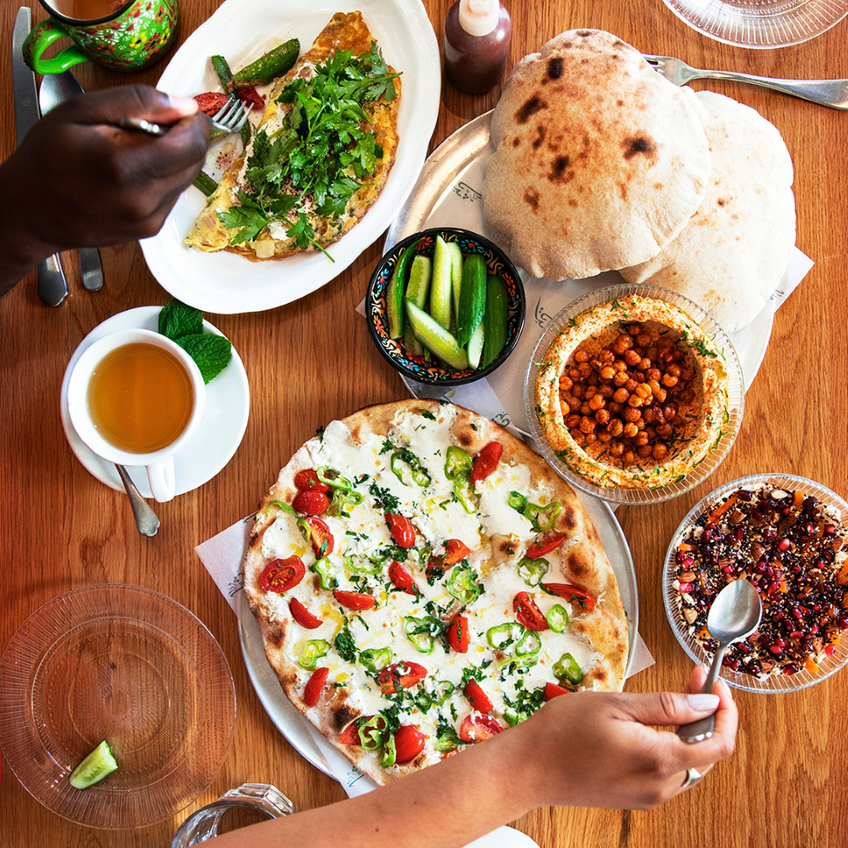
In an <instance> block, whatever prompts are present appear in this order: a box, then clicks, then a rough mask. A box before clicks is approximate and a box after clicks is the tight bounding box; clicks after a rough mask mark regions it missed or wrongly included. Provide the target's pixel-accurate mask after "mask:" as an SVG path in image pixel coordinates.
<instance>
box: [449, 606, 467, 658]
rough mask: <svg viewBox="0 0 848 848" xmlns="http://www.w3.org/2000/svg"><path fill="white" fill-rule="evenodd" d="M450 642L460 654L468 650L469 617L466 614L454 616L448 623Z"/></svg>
mask: <svg viewBox="0 0 848 848" xmlns="http://www.w3.org/2000/svg"><path fill="white" fill-rule="evenodd" d="M448 642H449V643H450V646H451V648H453V649H454V650H455V651H456V652H457V653H458V654H464V653H466V652H467V651H468V642H469V633H468V619H467V618H466V617H465V616H464V615H457V616H454V618H453V620H452V621H451V623H450V624H449V625H448Z"/></svg>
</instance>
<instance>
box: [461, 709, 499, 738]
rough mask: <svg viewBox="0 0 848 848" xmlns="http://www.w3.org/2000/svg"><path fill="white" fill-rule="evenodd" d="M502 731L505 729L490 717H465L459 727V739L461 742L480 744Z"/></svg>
mask: <svg viewBox="0 0 848 848" xmlns="http://www.w3.org/2000/svg"><path fill="white" fill-rule="evenodd" d="M504 730H506V728H505V727H504V726H503V725H502V724H501V723H500V722H499V721H497V720H496V719H493V718H492V717H491V716H487V715H467V716H466V717H465V718H464V719H463V720H462V724H461V725H460V726H459V738H460V739H461V740H462V741H463V742H480V741H482V740H483V739H490V738H491V737H492V736H495V735H496V734H498V733H502V732H503V731H504Z"/></svg>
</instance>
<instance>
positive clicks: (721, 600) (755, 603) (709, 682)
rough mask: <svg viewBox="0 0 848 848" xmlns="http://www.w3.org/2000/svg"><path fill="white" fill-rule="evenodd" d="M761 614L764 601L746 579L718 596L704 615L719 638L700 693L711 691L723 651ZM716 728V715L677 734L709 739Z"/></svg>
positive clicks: (747, 631) (747, 633)
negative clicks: (706, 614)
mask: <svg viewBox="0 0 848 848" xmlns="http://www.w3.org/2000/svg"><path fill="white" fill-rule="evenodd" d="M762 616H763V604H762V601H760V595H759V592H757V590H756V589H755V588H754V585H753V584H752V583H749V582H748V581H747V580H734V581H733V583H728V584H727V586H725V587H724V588H723V589H722V590H721V591H720V592H719V593H718V595H717V597H716V599H715V601H713V605H712V606H711V607H710V613H709V615H708V616H707V629H708V630H709V631H710V635H711V636H712V637H713V638H714V639H716V640H718V647H717V648H716V652H715V656H714V657H713V663H712V665H711V666H710V671H709V674H707V679H706V681H705V682H704V688H703V689H701V692H706V693H710V692H712V691H713V683H715V682H716V680H718V677H719V673H720V672H721V661H722V659H723V658H724V652H725V651H726V650H727V649H728V648H729V647H730V646H731V645H732V644H733V643H734V642H737V641H738V640H739V639H745V638H746V637H748V636H750V635H751V634H752V633H753V632H754V631H755V630H756V629H757V628H758V627H759V626H760V619H761V618H762ZM714 730H715V714H713V715H709V716H707V717H706V718H701V719H698V720H697V721H693V722H690V723H689V724H682V725H681V726H680V727H679V728H678V729H677V735H678V736H679V737H680V738H681V739H682V740H683V741H684V742H701V741H702V740H704V739H709V738H710V736H712V735H713V731H714Z"/></svg>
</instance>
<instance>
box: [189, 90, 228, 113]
mask: <svg viewBox="0 0 848 848" xmlns="http://www.w3.org/2000/svg"><path fill="white" fill-rule="evenodd" d="M194 100H195V102H196V103H197V108H198V109H200V111H201V112H203V113H204V114H205V115H209V117H210V118H211V117H212V116H213V115H214V114H215V113H216V112H218V111H220V110H221V109H222V108H223V107H224V106H226V105H227V103H229V102H230V98H229V95H227V94H225V93H224V92H223V91H206V92H204V93H203V94H195V95H194Z"/></svg>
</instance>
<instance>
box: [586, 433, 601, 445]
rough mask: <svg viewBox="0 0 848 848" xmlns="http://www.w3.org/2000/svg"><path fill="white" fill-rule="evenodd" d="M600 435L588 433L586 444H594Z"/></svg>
mask: <svg viewBox="0 0 848 848" xmlns="http://www.w3.org/2000/svg"><path fill="white" fill-rule="evenodd" d="M597 438H598V437H597V436H596V435H595V434H594V433H586V436H585V440H584V442H583V444H584V445H593V444H594V443H595V441H596V439H597Z"/></svg>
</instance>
